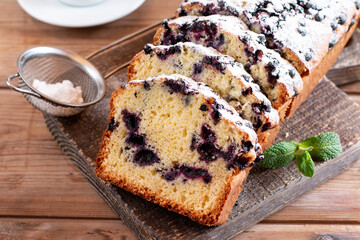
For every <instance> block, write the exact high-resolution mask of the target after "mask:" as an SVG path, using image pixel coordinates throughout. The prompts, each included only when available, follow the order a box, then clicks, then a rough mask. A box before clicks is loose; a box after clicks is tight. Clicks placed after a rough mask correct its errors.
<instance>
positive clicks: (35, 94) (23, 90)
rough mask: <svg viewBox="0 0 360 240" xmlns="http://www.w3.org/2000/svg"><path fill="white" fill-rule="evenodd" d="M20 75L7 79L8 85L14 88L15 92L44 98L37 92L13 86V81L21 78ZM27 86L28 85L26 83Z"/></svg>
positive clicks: (16, 74)
mask: <svg viewBox="0 0 360 240" xmlns="http://www.w3.org/2000/svg"><path fill="white" fill-rule="evenodd" d="M19 77H20V75H19V73H15V74H14V75H11V76H10V77H8V78H7V80H6V84H7V85H8V87H9V88H12V89H13V90H15V91H17V92H21V93H24V94H29V95H32V96H35V97H38V98H42V97H41V96H40V95H39V94H37V93H36V92H33V91H31V90H26V89H23V88H20V87H16V86H14V85H12V84H11V80H13V79H14V78H19ZM25 84H26V83H25Z"/></svg>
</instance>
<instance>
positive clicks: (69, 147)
mask: <svg viewBox="0 0 360 240" xmlns="http://www.w3.org/2000/svg"><path fill="white" fill-rule="evenodd" d="M43 116H44V119H45V124H46V126H47V128H48V129H49V131H50V133H51V135H52V136H53V137H54V139H55V140H56V142H57V144H58V145H59V146H60V148H61V149H62V150H63V152H64V153H65V155H66V156H67V157H68V158H69V159H70V161H71V162H72V163H73V164H74V165H75V166H76V167H77V168H78V169H79V170H80V172H81V174H82V175H83V176H84V177H85V179H86V180H87V181H89V183H90V184H91V186H92V187H93V188H94V189H95V191H96V192H97V193H99V195H100V196H101V198H102V199H104V201H105V202H106V203H107V204H108V205H109V206H110V208H111V209H112V210H113V211H114V212H115V213H116V214H117V215H118V216H120V218H121V219H122V220H123V222H124V223H125V224H126V225H127V226H128V227H129V228H130V229H131V230H132V231H133V232H134V233H135V235H136V236H137V237H139V238H141V239H154V238H153V236H151V235H149V232H148V231H146V230H145V229H143V228H142V227H141V224H138V225H137V226H135V225H132V224H130V223H136V222H137V221H138V219H137V218H136V216H135V215H134V214H133V213H132V212H130V211H128V209H126V208H125V207H124V206H123V205H122V204H120V203H119V201H118V199H117V197H119V194H118V193H116V192H115V191H114V190H113V188H112V187H111V186H110V185H109V184H108V183H106V182H104V181H103V180H100V179H99V178H98V177H97V176H96V173H95V171H94V167H93V166H92V165H91V163H90V162H89V161H88V160H87V159H86V158H85V157H84V156H83V155H82V153H81V151H80V150H79V149H78V148H77V146H76V144H75V143H74V142H73V141H72V140H71V139H70V138H69V137H68V136H67V134H66V133H65V132H64V130H63V129H62V127H61V126H60V125H59V124H58V122H57V121H56V119H55V118H54V117H53V116H51V115H49V114H46V113H44V114H43Z"/></svg>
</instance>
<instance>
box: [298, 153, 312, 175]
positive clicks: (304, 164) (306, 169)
mask: <svg viewBox="0 0 360 240" xmlns="http://www.w3.org/2000/svg"><path fill="white" fill-rule="evenodd" d="M296 166H297V168H298V169H299V171H300V172H301V173H302V174H303V175H304V176H306V177H312V176H313V175H314V172H315V164H314V162H313V160H312V159H311V156H310V154H309V152H308V151H305V152H303V154H301V155H297V156H296Z"/></svg>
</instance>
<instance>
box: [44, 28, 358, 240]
mask: <svg viewBox="0 0 360 240" xmlns="http://www.w3.org/2000/svg"><path fill="white" fill-rule="evenodd" d="M155 29H156V27H149V28H148V29H146V30H143V31H140V32H137V33H135V34H133V35H130V36H128V37H126V38H124V39H121V40H119V41H118V42H116V43H114V44H112V45H110V46H108V47H105V48H103V49H102V50H100V51H99V52H97V53H95V54H93V55H92V56H89V58H90V60H91V61H92V62H93V63H94V64H95V65H96V66H97V67H98V69H99V70H100V71H101V72H102V74H103V75H104V76H106V77H107V80H106V84H107V92H106V96H105V97H104V99H102V100H101V101H100V102H99V103H97V104H96V105H94V106H91V107H89V108H88V109H86V110H85V111H84V112H83V113H81V114H79V115H77V116H74V117H70V118H54V117H52V116H50V115H46V114H45V115H44V118H45V121H46V124H47V126H48V128H49V130H50V131H51V133H52V135H53V136H54V137H55V139H56V141H57V142H58V144H59V145H60V147H61V148H62V149H63V151H64V152H65V154H66V155H67V156H68V157H69V158H70V159H71V161H72V162H73V163H74V164H75V165H76V166H77V167H78V168H79V170H80V171H81V172H82V173H83V175H84V176H85V177H86V179H87V180H88V181H89V182H90V183H91V184H92V185H93V187H94V188H95V189H96V190H97V192H98V193H99V194H100V195H101V196H102V197H103V198H104V200H105V201H106V202H107V203H108V204H109V206H110V207H111V208H112V209H113V210H114V212H116V213H117V214H118V215H119V217H121V218H122V219H123V220H124V222H125V223H126V224H127V225H128V226H129V227H130V228H131V229H132V230H133V231H134V233H135V234H136V235H137V236H138V237H139V238H140V239H153V238H155V239H168V238H176V239H218V238H219V239H227V238H230V237H232V236H234V235H236V234H238V233H240V232H242V231H244V230H245V229H246V228H248V227H250V226H251V225H253V224H255V223H257V222H259V221H261V220H262V219H264V218H265V217H267V216H269V215H270V214H272V213H274V212H276V211H277V210H279V209H280V208H282V207H284V206H285V205H287V204H288V203H290V202H291V201H293V200H294V199H296V198H297V197H299V196H300V195H302V194H303V193H305V192H308V191H310V190H311V189H313V188H314V187H316V186H318V185H320V184H321V183H323V182H325V181H326V180H328V179H330V178H332V177H334V176H336V175H337V174H339V173H340V172H342V171H343V170H345V169H346V168H348V167H350V166H351V165H352V164H353V163H354V162H355V161H356V160H358V158H359V157H358V156H359V155H360V108H359V106H358V105H357V104H356V103H354V102H352V101H351V100H350V99H349V98H348V97H347V95H346V94H345V93H343V92H342V91H341V90H339V89H338V88H337V87H336V86H335V85H334V84H333V83H331V82H330V81H329V80H327V79H323V80H322V81H321V82H320V84H319V85H318V86H317V88H316V89H315V90H314V91H313V92H312V93H311V95H310V96H309V97H308V98H307V100H306V101H305V102H304V103H303V104H302V105H301V107H300V108H299V109H298V110H297V112H296V113H295V114H294V115H293V116H292V117H291V118H290V119H288V120H286V121H285V123H284V124H283V126H282V127H281V130H280V132H279V134H278V137H277V140H276V141H284V140H286V141H290V140H302V139H304V138H307V137H310V136H313V135H317V134H320V133H323V132H329V131H334V132H337V133H338V134H339V135H340V138H341V142H342V145H343V149H344V152H343V154H342V155H341V156H339V157H338V158H336V159H332V160H329V161H327V162H316V170H315V175H314V177H313V178H311V179H310V178H306V177H303V176H302V175H301V174H300V173H299V172H298V170H297V168H296V165H295V162H294V161H293V162H292V163H291V164H289V165H287V166H285V167H283V168H280V169H276V170H265V169H262V168H260V167H254V168H253V169H252V171H251V173H250V175H249V177H248V180H247V182H246V184H245V186H244V189H243V191H242V192H241V193H240V195H239V198H238V200H237V202H236V204H235V206H234V208H233V210H232V212H231V214H230V217H229V220H228V221H227V222H226V223H225V224H223V225H221V226H217V227H205V226H202V225H199V224H197V223H195V222H193V221H191V220H189V219H188V218H186V217H183V216H181V215H178V214H176V213H173V212H169V211H167V210H166V209H164V208H161V207H159V206H157V205H155V204H152V203H150V202H147V201H145V200H143V199H141V198H139V197H137V196H134V195H132V194H130V193H128V192H126V191H124V190H122V189H119V188H117V187H114V186H111V185H109V184H107V183H105V182H104V181H102V180H100V179H98V178H97V177H96V175H95V170H94V165H95V160H96V156H97V152H98V149H99V146H100V142H101V137H102V134H103V132H104V130H105V129H106V127H107V125H108V115H109V100H110V97H111V93H112V92H113V91H114V90H115V89H116V88H118V87H119V86H120V85H122V84H124V83H125V82H126V80H127V68H126V66H127V63H128V62H129V61H130V60H131V58H132V57H133V56H134V55H135V54H136V53H137V52H139V51H140V50H141V49H142V48H143V46H144V45H145V44H146V43H148V42H152V37H153V35H154V32H155Z"/></svg>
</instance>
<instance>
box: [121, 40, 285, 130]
mask: <svg viewBox="0 0 360 240" xmlns="http://www.w3.org/2000/svg"><path fill="white" fill-rule="evenodd" d="M128 72H129V74H128V75H129V81H131V80H135V79H146V78H147V77H155V76H157V75H160V74H173V73H177V74H181V75H184V76H187V77H190V78H192V79H193V80H195V81H198V82H203V83H205V84H207V85H209V87H211V88H212V89H213V90H214V91H215V92H216V93H218V94H219V95H220V96H221V97H222V98H223V99H225V100H226V101H227V102H228V103H229V104H230V105H232V106H233V107H234V108H235V109H236V111H237V112H238V113H239V114H240V116H241V117H242V118H244V119H246V120H249V121H250V122H251V123H252V124H253V126H254V128H255V130H256V131H257V132H259V133H261V132H264V131H267V130H268V129H271V128H274V127H276V126H277V125H278V124H279V115H278V112H277V111H276V110H275V109H274V108H272V107H271V103H270V101H269V100H268V99H267V98H266V97H265V96H264V95H263V94H262V93H261V92H260V88H259V86H258V85H257V84H255V83H253V79H252V77H251V76H250V75H249V74H248V73H247V72H246V71H245V69H244V67H243V65H242V64H240V63H238V62H236V61H235V60H234V59H233V58H232V57H229V56H226V55H222V54H221V53H219V52H218V51H216V50H215V49H213V48H207V47H204V46H202V45H197V44H194V43H191V42H185V43H177V44H175V45H170V46H154V45H151V44H147V45H146V46H145V47H144V51H142V52H140V53H139V54H137V55H136V56H135V57H134V58H133V60H132V62H131V63H130V66H129V69H128ZM203 108H204V110H206V108H205V105H204V106H203Z"/></svg>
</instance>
